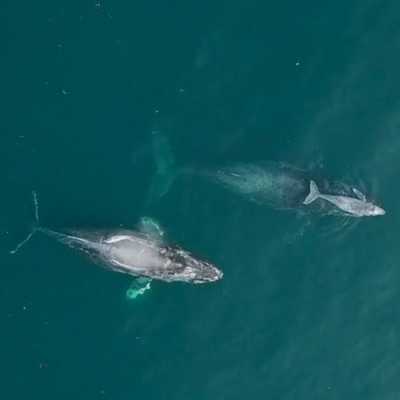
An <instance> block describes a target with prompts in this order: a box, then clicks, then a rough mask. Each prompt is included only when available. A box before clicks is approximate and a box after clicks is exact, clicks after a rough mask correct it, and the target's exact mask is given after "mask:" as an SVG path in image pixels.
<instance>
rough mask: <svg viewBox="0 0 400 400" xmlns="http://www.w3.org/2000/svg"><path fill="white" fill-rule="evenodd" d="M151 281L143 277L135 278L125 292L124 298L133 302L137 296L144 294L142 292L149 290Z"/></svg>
mask: <svg viewBox="0 0 400 400" xmlns="http://www.w3.org/2000/svg"><path fill="white" fill-rule="evenodd" d="M151 280H152V279H151V278H147V277H145V276H140V277H139V278H136V279H135V280H134V281H133V282H132V283H131V285H130V286H129V289H128V290H127V291H126V297H127V298H128V299H130V300H134V299H136V298H137V297H138V296H141V295H142V294H144V292H146V291H147V290H149V289H150V285H151Z"/></svg>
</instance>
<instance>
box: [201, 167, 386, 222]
mask: <svg viewBox="0 0 400 400" xmlns="http://www.w3.org/2000/svg"><path fill="white" fill-rule="evenodd" d="M208 176H210V177H212V179H213V180H214V181H216V182H218V183H219V184H221V185H222V186H224V187H225V188H227V189H229V190H230V191H232V192H235V193H237V194H240V195H242V196H244V197H245V198H246V199H248V200H250V201H254V202H256V203H259V204H266V205H269V206H271V207H273V208H276V209H297V210H299V209H301V210H303V211H313V212H314V211H315V212H320V213H323V214H337V215H346V216H355V217H362V216H376V215H384V214H385V211H384V210H383V209H382V208H381V207H378V206H377V205H375V204H373V203H372V202H369V201H367V200H366V198H365V196H364V195H363V194H362V193H361V192H360V191H359V190H358V189H356V188H354V187H351V186H348V185H345V184H343V183H337V182H335V183H332V182H327V181H326V180H323V179H322V180H321V182H322V183H323V187H324V192H326V193H321V192H320V191H319V190H318V186H317V184H316V183H315V181H314V180H313V179H314V177H313V175H312V173H311V172H310V171H305V170H301V169H298V168H295V167H292V166H290V165H287V164H283V163H277V162H261V163H255V164H236V165H233V166H228V167H224V168H219V169H217V170H216V171H213V172H212V173H208ZM317 199H322V200H325V201H315V200H317Z"/></svg>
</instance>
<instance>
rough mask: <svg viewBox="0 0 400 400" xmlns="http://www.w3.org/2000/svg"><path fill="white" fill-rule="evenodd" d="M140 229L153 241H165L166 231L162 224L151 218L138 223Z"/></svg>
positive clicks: (144, 218) (145, 218)
mask: <svg viewBox="0 0 400 400" xmlns="http://www.w3.org/2000/svg"><path fill="white" fill-rule="evenodd" d="M138 229H139V231H140V232H142V233H143V234H145V235H146V236H148V237H150V238H151V239H153V240H156V241H159V242H162V241H163V239H164V231H163V229H162V228H161V226H160V224H159V223H158V222H157V221H155V220H154V219H152V218H150V217H142V218H141V219H140V221H139V223H138Z"/></svg>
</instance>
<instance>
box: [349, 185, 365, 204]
mask: <svg viewBox="0 0 400 400" xmlns="http://www.w3.org/2000/svg"><path fill="white" fill-rule="evenodd" d="M352 190H353V193H354V194H355V195H356V196H357V198H358V199H360V200H361V201H364V202H366V201H367V198H366V197H365V194H364V193H362V192H360V191H359V190H358V189H356V188H354V187H353V188H352Z"/></svg>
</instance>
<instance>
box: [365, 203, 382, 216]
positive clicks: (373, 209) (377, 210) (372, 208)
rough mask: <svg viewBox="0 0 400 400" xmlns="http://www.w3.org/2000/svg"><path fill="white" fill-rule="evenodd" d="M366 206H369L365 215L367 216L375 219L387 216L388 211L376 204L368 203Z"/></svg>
mask: <svg viewBox="0 0 400 400" xmlns="http://www.w3.org/2000/svg"><path fill="white" fill-rule="evenodd" d="M366 205H367V207H366V209H365V215H367V216H371V217H374V216H378V215H385V214H386V211H385V210H384V209H383V208H381V207H379V206H377V205H375V204H372V203H367V204H366Z"/></svg>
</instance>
